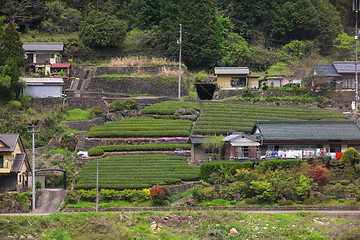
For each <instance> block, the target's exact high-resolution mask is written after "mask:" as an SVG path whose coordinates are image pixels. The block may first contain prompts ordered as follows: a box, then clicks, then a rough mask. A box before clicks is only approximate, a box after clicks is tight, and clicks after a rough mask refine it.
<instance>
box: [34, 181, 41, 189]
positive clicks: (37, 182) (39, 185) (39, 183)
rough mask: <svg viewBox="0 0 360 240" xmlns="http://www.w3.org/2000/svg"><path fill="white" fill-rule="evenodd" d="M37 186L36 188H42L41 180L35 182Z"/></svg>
mask: <svg viewBox="0 0 360 240" xmlns="http://www.w3.org/2000/svg"><path fill="white" fill-rule="evenodd" d="M35 188H36V189H41V182H40V181H36V182H35Z"/></svg>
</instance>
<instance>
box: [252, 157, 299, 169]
mask: <svg viewBox="0 0 360 240" xmlns="http://www.w3.org/2000/svg"><path fill="white" fill-rule="evenodd" d="M301 163H302V160H300V159H276V160H267V161H264V162H261V163H260V164H259V167H260V169H262V170H263V171H267V170H272V171H273V170H275V169H279V168H291V167H296V166H297V167H300V165H301Z"/></svg>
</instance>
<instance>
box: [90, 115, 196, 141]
mask: <svg viewBox="0 0 360 240" xmlns="http://www.w3.org/2000/svg"><path fill="white" fill-rule="evenodd" d="M191 125H192V122H191V121H189V120H169V119H154V118H150V117H146V118H145V117H144V118H126V119H123V120H121V121H119V122H110V123H105V125H103V126H98V127H93V128H91V129H90V131H89V133H88V137H90V138H107V137H123V138H127V137H187V136H189V133H190V129H191Z"/></svg>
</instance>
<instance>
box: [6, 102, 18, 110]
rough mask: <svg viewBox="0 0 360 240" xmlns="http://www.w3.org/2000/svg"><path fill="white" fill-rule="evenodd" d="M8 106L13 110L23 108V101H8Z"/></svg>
mask: <svg viewBox="0 0 360 240" xmlns="http://www.w3.org/2000/svg"><path fill="white" fill-rule="evenodd" d="M7 107H9V108H10V109H13V110H19V109H20V108H21V103H20V102H19V101H16V100H11V101H9V102H8V104H7Z"/></svg>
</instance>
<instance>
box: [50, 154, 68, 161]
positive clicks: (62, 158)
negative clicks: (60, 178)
mask: <svg viewBox="0 0 360 240" xmlns="http://www.w3.org/2000/svg"><path fill="white" fill-rule="evenodd" d="M64 159H65V156H64V155H63V154H61V153H56V154H54V155H52V156H51V157H50V160H60V161H64Z"/></svg>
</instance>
